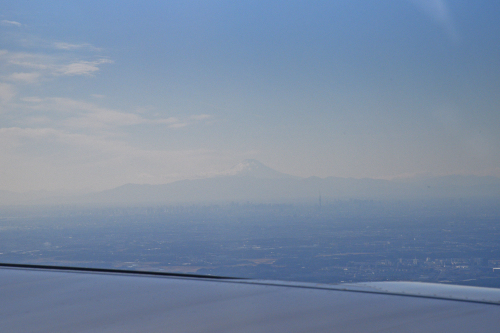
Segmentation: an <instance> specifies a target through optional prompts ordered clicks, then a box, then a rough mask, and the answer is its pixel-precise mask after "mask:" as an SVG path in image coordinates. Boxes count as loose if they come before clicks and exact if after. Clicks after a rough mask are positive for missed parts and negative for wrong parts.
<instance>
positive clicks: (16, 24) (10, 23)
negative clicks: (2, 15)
mask: <svg viewBox="0 0 500 333" xmlns="http://www.w3.org/2000/svg"><path fill="white" fill-rule="evenodd" d="M0 24H1V25H3V26H9V25H13V26H16V27H22V26H23V25H22V24H21V23H19V22H16V21H8V20H2V21H0Z"/></svg>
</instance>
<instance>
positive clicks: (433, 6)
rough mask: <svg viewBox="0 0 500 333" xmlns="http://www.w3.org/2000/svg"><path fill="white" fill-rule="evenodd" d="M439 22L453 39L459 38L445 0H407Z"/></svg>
mask: <svg viewBox="0 0 500 333" xmlns="http://www.w3.org/2000/svg"><path fill="white" fill-rule="evenodd" d="M409 1H410V2H411V3H413V4H415V5H416V6H417V7H418V8H420V9H421V10H422V11H423V12H425V13H426V14H427V15H429V16H430V17H432V18H433V19H434V20H435V21H436V22H437V23H438V24H440V25H441V26H442V27H443V28H444V29H445V31H446V32H447V34H448V35H449V36H450V38H451V39H452V40H453V41H455V42H456V41H458V40H459V35H458V31H457V28H456V26H455V24H454V22H453V18H452V16H451V13H450V10H449V8H448V5H447V3H446V1H445V0H409Z"/></svg>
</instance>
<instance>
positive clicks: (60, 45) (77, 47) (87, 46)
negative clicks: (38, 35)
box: [53, 42, 101, 51]
mask: <svg viewBox="0 0 500 333" xmlns="http://www.w3.org/2000/svg"><path fill="white" fill-rule="evenodd" d="M53 45H54V47H55V48H56V49H58V50H67V51H70V50H80V49H88V50H92V51H100V50H101V49H100V48H98V47H95V46H94V45H92V44H89V43H81V44H71V43H63V42H55V43H53Z"/></svg>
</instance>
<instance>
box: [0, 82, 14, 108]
mask: <svg viewBox="0 0 500 333" xmlns="http://www.w3.org/2000/svg"><path fill="white" fill-rule="evenodd" d="M15 94H16V92H15V89H14V87H13V86H12V85H10V84H7V83H1V82H0V101H1V102H3V103H5V102H8V101H10V100H11V99H12V98H13V97H14V96H15Z"/></svg>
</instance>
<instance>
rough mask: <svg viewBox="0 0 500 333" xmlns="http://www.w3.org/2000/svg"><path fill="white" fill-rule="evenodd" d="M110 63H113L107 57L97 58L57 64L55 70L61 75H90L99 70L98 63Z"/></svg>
mask: <svg viewBox="0 0 500 333" xmlns="http://www.w3.org/2000/svg"><path fill="white" fill-rule="evenodd" d="M111 63H113V61H112V60H109V59H99V60H96V61H79V62H75V63H72V64H69V65H63V66H59V68H57V72H58V73H60V74H62V75H68V76H73V75H86V76H91V75H92V74H94V73H95V72H97V71H99V70H100V68H99V67H98V65H101V64H111Z"/></svg>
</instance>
